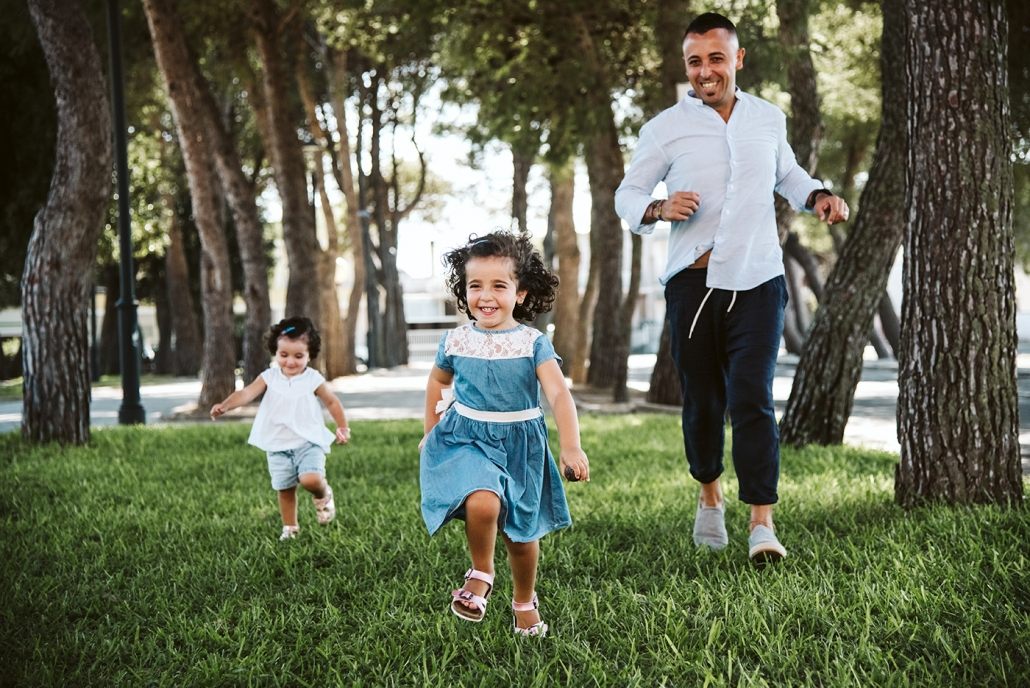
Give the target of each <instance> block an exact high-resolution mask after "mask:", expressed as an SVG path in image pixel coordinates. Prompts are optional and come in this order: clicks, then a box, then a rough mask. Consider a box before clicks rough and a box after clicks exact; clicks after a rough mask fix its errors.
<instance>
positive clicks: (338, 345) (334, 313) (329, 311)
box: [315, 155, 348, 380]
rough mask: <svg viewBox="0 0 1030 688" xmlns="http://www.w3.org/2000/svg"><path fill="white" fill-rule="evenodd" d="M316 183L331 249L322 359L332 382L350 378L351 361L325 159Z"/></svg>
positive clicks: (325, 255) (325, 275) (324, 280)
mask: <svg viewBox="0 0 1030 688" xmlns="http://www.w3.org/2000/svg"><path fill="white" fill-rule="evenodd" d="M316 157H317V158H318V159H317V160H315V184H316V185H317V186H318V199H319V204H320V205H321V206H322V216H323V218H325V229H326V235H327V237H328V241H327V244H328V245H327V246H326V248H325V250H324V251H320V252H319V253H320V255H319V258H320V262H321V264H320V266H319V269H320V271H321V272H320V274H319V279H320V281H321V284H322V356H323V357H324V358H323V361H324V363H325V369H326V377H327V378H328V379H330V380H332V379H334V378H337V377H340V376H341V375H347V374H348V373H347V362H346V360H345V355H344V354H345V352H344V349H343V347H344V337H343V319H342V318H341V317H340V296H339V294H338V293H337V291H336V258H337V256H339V255H340V235H339V233H338V232H339V230H338V229H337V228H336V217H335V216H334V215H333V207H332V205H331V204H330V202H329V193H328V192H327V191H326V189H325V171H324V170H323V168H322V159H321V158H322V156H321V155H318V156H316Z"/></svg>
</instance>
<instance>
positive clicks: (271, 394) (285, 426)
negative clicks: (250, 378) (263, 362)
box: [247, 363, 336, 454]
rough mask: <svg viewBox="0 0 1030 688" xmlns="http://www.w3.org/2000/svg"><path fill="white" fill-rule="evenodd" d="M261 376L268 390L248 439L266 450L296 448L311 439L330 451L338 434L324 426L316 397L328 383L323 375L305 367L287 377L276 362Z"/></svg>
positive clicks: (320, 407)
mask: <svg viewBox="0 0 1030 688" xmlns="http://www.w3.org/2000/svg"><path fill="white" fill-rule="evenodd" d="M261 379H262V380H264V381H265V384H266V385H267V386H268V390H267V391H266V392H265V398H264V399H262V400H261V406H259V407H258V412H257V416H255V417H254V427H253V428H251V430H250V439H248V440H247V442H248V443H250V444H253V445H254V446H255V447H257V448H259V449H263V450H265V451H266V452H272V451H286V450H287V449H296V448H298V447H300V446H303V445H304V444H305V443H306V442H311V443H312V444H315V445H318V446H319V447H321V448H322V451H324V452H325V453H326V454H328V453H329V449H330V447H332V445H333V440H334V439H335V437H336V436H335V435H334V434H333V433H332V432H330V431H329V428H327V427H326V426H325V418H324V416H323V415H322V406H321V402H320V401H319V399H318V397H316V396H315V390H316V389H318V386H319V385H321V384H322V383H323V382H325V378H324V377H322V374H321V373H319V372H318V371H317V370H315V369H313V368H305V369H304V372H303V373H301V374H300V375H295V376H293V377H286V376H285V375H283V372H282V370H280V369H279V366H278V365H276V364H274V363H273V364H272V366H271V367H270V368H269V369H268V370H266V371H265V372H263V373H261Z"/></svg>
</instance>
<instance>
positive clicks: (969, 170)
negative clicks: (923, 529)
mask: <svg viewBox="0 0 1030 688" xmlns="http://www.w3.org/2000/svg"><path fill="white" fill-rule="evenodd" d="M905 17H906V25H907V29H908V41H907V42H906V51H905V54H906V60H905V65H906V69H907V73H908V78H909V80H908V84H907V87H908V131H909V139H908V165H907V176H906V180H905V181H906V187H907V193H906V199H905V200H906V203H905V205H906V207H907V208H908V218H907V219H908V224H907V227H906V232H905V268H904V285H905V298H904V302H903V304H902V314H901V321H902V323H903V327H902V332H901V356H900V359H899V370H898V387H899V395H898V439H899V441H900V443H901V462H900V463H899V464H898V468H897V476H896V480H895V486H894V489H895V493H894V494H895V498H896V499H897V501H898V503H899V504H901V505H902V506H904V507H906V508H909V507H913V506H916V505H918V504H920V503H923V502H927V501H937V500H940V501H944V502H947V503H951V504H958V503H968V502H991V503H998V504H1008V505H1010V506H1017V505H1021V503H1022V500H1023V480H1022V474H1021V470H1020V468H1021V467H1020V458H1019V407H1018V404H1017V401H1018V400H1017V392H1016V362H1015V357H1016V325H1015V317H1016V299H1015V296H1016V294H1015V286H1014V275H1013V269H1014V264H1013V260H1014V257H1013V254H1014V250H1015V249H1014V240H1013V234H1012V198H1013V190H1012V160H1011V145H1010V138H1009V137H1010V135H1011V130H1010V128H1009V127H1010V121H1009V93H1008V64H1007V58H1008V55H1007V40H1008V26H1007V20H1006V16H1005V3H1004V2H1003V0H951V1H950V2H949V3H948V4H947V7H945V8H942V7H941V3H939V2H937V1H931V0H921V1H915V2H910V3H908V4H907V5H906V8H905ZM946 56H952V57H955V56H961V59H950V60H949V59H944V57H946ZM959 191H960V192H959Z"/></svg>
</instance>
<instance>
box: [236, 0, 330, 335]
mask: <svg viewBox="0 0 1030 688" xmlns="http://www.w3.org/2000/svg"><path fill="white" fill-rule="evenodd" d="M242 6H243V7H244V9H245V10H246V12H247V14H248V15H249V17H250V20H251V26H252V28H253V31H254V36H255V39H256V43H257V49H258V54H259V55H260V56H261V63H262V65H263V66H264V70H263V72H262V84H263V87H264V88H263V95H264V98H263V99H264V104H265V108H266V113H265V114H266V117H267V120H268V130H269V134H270V138H271V141H270V143H271V150H270V156H271V159H272V165H273V166H274V168H275V185H276V188H277V189H278V190H279V198H280V200H281V201H282V207H283V240H284V242H285V244H286V254H287V260H288V262H289V272H290V276H289V282H288V285H287V290H286V316H287V317H291V316H295V315H305V316H307V317H309V318H311V320H312V321H314V322H315V325H316V327H320V326H321V322H320V321H321V312H322V305H321V301H322V300H321V290H320V289H319V287H318V273H319V271H318V268H317V266H318V262H317V261H318V253H319V249H318V238H317V237H316V235H315V221H314V217H313V215H312V212H311V206H310V205H309V204H308V190H307V189H308V187H307V174H306V172H305V166H304V154H303V151H302V150H301V143H300V139H298V138H297V128H296V120H297V118H295V117H293V116H292V113H291V112H290V103H291V102H294V101H293V100H292V99H291V98H290V95H289V93H288V89H287V77H286V66H285V60H284V58H283V53H282V46H281V36H280V34H279V21H280V20H279V15H278V13H277V11H276V8H275V3H274V2H272V0H252V1H251V2H246V3H243V4H242Z"/></svg>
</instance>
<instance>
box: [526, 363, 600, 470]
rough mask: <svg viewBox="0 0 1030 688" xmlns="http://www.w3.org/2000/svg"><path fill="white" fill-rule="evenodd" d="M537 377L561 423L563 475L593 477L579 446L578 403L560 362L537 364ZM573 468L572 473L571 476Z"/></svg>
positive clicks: (556, 417)
mask: <svg viewBox="0 0 1030 688" xmlns="http://www.w3.org/2000/svg"><path fill="white" fill-rule="evenodd" d="M536 377H537V379H538V380H540V386H541V387H543V389H544V396H545V397H547V403H548V404H550V405H551V411H552V412H553V413H554V422H555V423H556V424H557V425H558V439H559V441H560V442H561V458H560V460H559V463H560V465H561V470H562V475H564V476H565V477H566V478H567V479H569V480H586V481H589V480H590V461H588V460H587V455H586V454H585V453H583V448H582V447H580V446H579V418H578V417H577V416H576V402H575V401H573V400H572V395H571V394H570V393H569V388H568V387H566V386H565V377H564V376H563V375H562V374H561V368H559V367H558V362H557V361H556V360H554V359H553V358H552V359H551V360H549V361H545V362H544V363H541V364H540V365H539V366H537V369H536ZM570 471H571V473H572V476H570V475H569V472H570Z"/></svg>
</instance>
